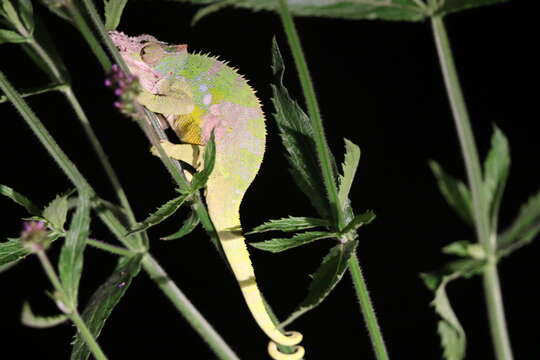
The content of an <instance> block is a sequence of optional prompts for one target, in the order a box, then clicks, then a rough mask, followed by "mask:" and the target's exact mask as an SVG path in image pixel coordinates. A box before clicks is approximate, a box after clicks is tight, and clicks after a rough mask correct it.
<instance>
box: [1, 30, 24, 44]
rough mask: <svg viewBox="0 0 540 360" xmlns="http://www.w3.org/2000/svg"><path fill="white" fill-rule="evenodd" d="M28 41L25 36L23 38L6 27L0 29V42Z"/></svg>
mask: <svg viewBox="0 0 540 360" xmlns="http://www.w3.org/2000/svg"><path fill="white" fill-rule="evenodd" d="M26 41H28V39H27V38H25V37H24V36H22V35H19V34H18V33H17V32H15V31H12V30H6V29H0V44H4V43H12V44H16V43H24V42H26Z"/></svg>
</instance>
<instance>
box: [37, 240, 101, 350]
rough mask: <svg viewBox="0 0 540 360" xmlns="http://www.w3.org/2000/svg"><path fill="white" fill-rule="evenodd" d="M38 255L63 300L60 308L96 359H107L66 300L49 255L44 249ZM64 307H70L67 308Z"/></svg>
mask: <svg viewBox="0 0 540 360" xmlns="http://www.w3.org/2000/svg"><path fill="white" fill-rule="evenodd" d="M36 255H37V257H38V258H39V261H40V262H41V266H42V267H43V270H45V273H46V274H47V277H48V278H49V280H50V281H51V283H52V284H53V287H54V290H55V291H56V293H57V295H56V296H58V297H59V300H60V301H61V302H62V308H61V309H60V310H62V311H63V312H65V313H66V315H67V316H68V317H69V319H70V320H71V321H72V322H73V323H74V324H75V326H76V327H77V330H78V331H79V332H80V333H81V336H82V338H83V339H84V341H85V342H86V345H87V346H88V349H89V350H90V351H91V352H92V354H93V355H94V357H95V358H96V360H107V356H105V353H104V352H103V350H102V349H101V347H100V346H99V344H98V343H97V341H96V339H95V338H94V336H93V335H92V333H91V332H90V330H89V329H88V327H87V326H86V324H85V322H84V321H83V319H82V318H81V316H80V315H79V312H78V311H77V309H76V308H71V307H69V306H70V305H69V304H68V303H67V302H66V301H64V300H65V299H66V294H65V292H64V289H63V288H62V284H61V283H60V279H59V278H58V275H57V274H56V271H55V270H54V267H53V265H52V264H51V262H50V261H49V258H48V257H47V254H46V253H45V251H44V250H43V249H40V250H38V251H37V252H36ZM64 307H69V308H67V309H66V308H64Z"/></svg>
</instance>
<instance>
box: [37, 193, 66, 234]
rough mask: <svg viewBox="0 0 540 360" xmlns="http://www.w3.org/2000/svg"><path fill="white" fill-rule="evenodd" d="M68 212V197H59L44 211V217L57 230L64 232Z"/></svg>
mask: <svg viewBox="0 0 540 360" xmlns="http://www.w3.org/2000/svg"><path fill="white" fill-rule="evenodd" d="M67 212H68V195H58V196H56V198H55V199H54V200H53V201H51V202H50V203H49V205H47V207H46V208H45V209H43V217H44V218H45V219H46V220H47V222H48V223H49V224H50V225H51V227H53V228H54V229H56V230H59V231H64V224H65V222H66V219H67Z"/></svg>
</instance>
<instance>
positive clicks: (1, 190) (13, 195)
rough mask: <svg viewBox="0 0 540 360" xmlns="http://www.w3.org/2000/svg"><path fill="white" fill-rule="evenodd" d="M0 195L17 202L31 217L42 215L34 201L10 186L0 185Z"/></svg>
mask: <svg viewBox="0 0 540 360" xmlns="http://www.w3.org/2000/svg"><path fill="white" fill-rule="evenodd" d="M0 195H4V196H7V197H8V198H10V199H11V200H13V201H15V202H16V203H17V204H19V205H21V206H23V207H24V208H25V209H26V211H28V212H29V213H30V215H34V216H40V215H41V210H39V208H38V207H37V206H36V205H34V203H33V202H32V201H30V200H29V199H28V198H27V197H26V196H24V195H23V194H20V193H18V192H16V191H15V190H13V189H12V188H10V187H9V186H6V185H2V184H0Z"/></svg>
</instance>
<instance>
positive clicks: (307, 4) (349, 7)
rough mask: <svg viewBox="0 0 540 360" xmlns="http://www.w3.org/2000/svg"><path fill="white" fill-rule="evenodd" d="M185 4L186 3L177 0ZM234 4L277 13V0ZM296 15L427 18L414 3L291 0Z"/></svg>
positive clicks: (193, 0) (243, 0)
mask: <svg viewBox="0 0 540 360" xmlns="http://www.w3.org/2000/svg"><path fill="white" fill-rule="evenodd" d="M176 1H182V2H185V1H186V0H176ZM189 2H191V3H194V4H212V3H219V0H190V1H189ZM230 3H231V5H233V6H235V7H240V8H248V9H251V10H255V11H258V10H271V11H277V8H278V4H277V1H275V0H237V1H230ZM287 3H288V7H289V10H290V11H291V13H292V14H293V15H295V16H319V17H330V18H341V19H356V20H358V19H368V20H376V19H380V20H394V21H395V20H402V21H419V20H423V19H424V18H426V16H427V13H426V11H427V10H426V8H425V7H421V6H420V5H419V4H418V3H419V2H418V1H416V2H415V1H414V0H363V1H358V0H318V1H313V0H288V1H287Z"/></svg>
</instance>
